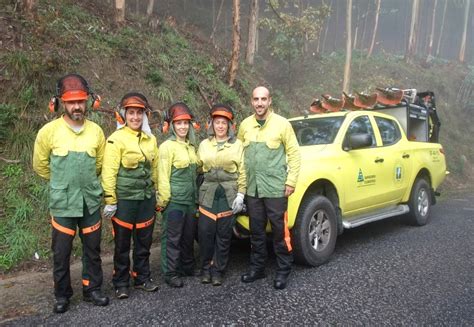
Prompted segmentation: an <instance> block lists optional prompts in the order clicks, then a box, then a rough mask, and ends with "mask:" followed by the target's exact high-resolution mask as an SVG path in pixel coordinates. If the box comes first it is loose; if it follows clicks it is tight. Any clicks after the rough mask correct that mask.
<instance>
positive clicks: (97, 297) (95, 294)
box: [82, 290, 109, 307]
mask: <svg viewBox="0 0 474 327" xmlns="http://www.w3.org/2000/svg"><path fill="white" fill-rule="evenodd" d="M82 298H83V300H84V301H85V302H92V303H93V304H94V305H97V306H99V307H105V306H106V305H107V304H109V298H108V297H107V296H105V295H104V294H102V292H101V291H100V290H95V291H92V292H90V293H84V294H83V296H82Z"/></svg>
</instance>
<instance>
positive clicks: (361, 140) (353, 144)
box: [343, 133, 372, 151]
mask: <svg viewBox="0 0 474 327" xmlns="http://www.w3.org/2000/svg"><path fill="white" fill-rule="evenodd" d="M370 146H372V135H370V134H369V133H355V134H351V135H349V137H346V140H345V142H344V146H343V149H344V151H350V150H356V149H361V148H367V147H370Z"/></svg>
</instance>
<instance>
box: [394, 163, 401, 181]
mask: <svg viewBox="0 0 474 327" xmlns="http://www.w3.org/2000/svg"><path fill="white" fill-rule="evenodd" d="M395 179H396V180H397V181H399V180H401V179H402V167H400V166H398V167H396V168H395Z"/></svg>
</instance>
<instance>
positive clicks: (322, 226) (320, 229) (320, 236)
mask: <svg viewBox="0 0 474 327" xmlns="http://www.w3.org/2000/svg"><path fill="white" fill-rule="evenodd" d="M308 235H309V241H310V243H311V247H312V248H313V249H314V250H315V251H319V252H320V251H324V249H325V248H326V246H327V245H328V243H329V238H330V235H331V224H330V222H329V218H328V215H327V213H326V212H325V211H323V210H318V211H316V212H315V213H314V214H313V216H312V217H311V220H310V222H309V233H308Z"/></svg>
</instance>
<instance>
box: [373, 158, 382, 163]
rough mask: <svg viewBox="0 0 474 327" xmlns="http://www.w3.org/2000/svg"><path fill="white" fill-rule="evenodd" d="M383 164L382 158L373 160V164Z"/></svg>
mask: <svg viewBox="0 0 474 327" xmlns="http://www.w3.org/2000/svg"><path fill="white" fill-rule="evenodd" d="M379 162H383V158H377V159H375V163H379Z"/></svg>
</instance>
